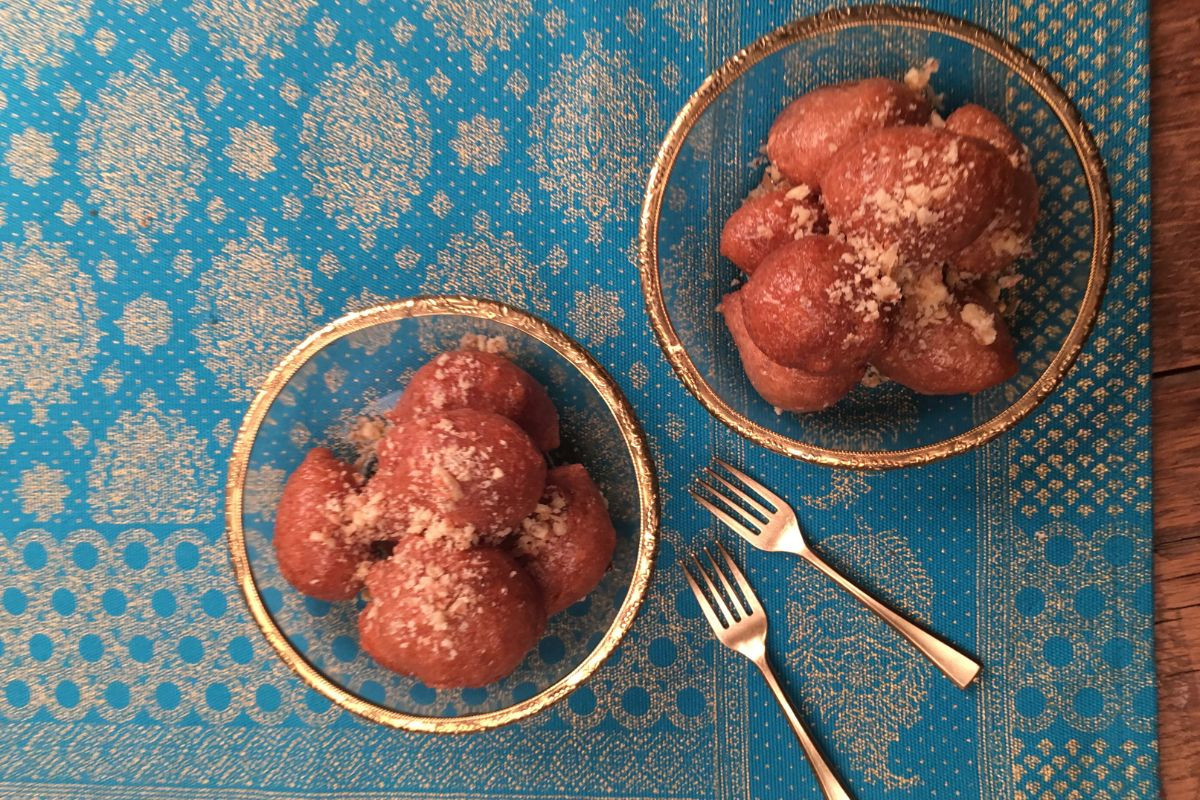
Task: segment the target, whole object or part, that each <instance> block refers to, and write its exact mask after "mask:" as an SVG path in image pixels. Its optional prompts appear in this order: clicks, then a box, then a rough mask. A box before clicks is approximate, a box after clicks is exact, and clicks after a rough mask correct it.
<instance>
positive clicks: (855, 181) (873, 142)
mask: <svg viewBox="0 0 1200 800" xmlns="http://www.w3.org/2000/svg"><path fill="white" fill-rule="evenodd" d="M1011 175H1012V168H1011V167H1010V165H1009V164H1008V160H1007V159H1006V158H1005V157H1004V156H1003V155H1002V154H1001V153H1000V152H999V151H998V150H996V148H994V147H992V146H991V145H989V144H987V143H986V142H983V141H980V140H979V139H976V138H974V137H970V136H962V135H960V134H956V133H953V132H951V131H947V130H944V129H937V128H931V127H901V128H887V129H885V130H881V131H875V132H873V133H870V134H868V135H867V136H866V137H864V138H863V139H861V140H859V141H858V142H855V143H854V144H851V145H848V146H847V147H844V148H842V149H841V150H839V151H838V153H837V155H836V156H834V158H833V160H832V161H831V162H830V164H829V169H828V170H827V171H826V173H825V181H824V186H823V200H824V202H825V208H826V211H827V212H828V213H829V220H830V225H831V228H832V227H836V229H837V230H838V232H839V233H840V234H842V235H844V236H845V237H846V238H847V240H848V241H850V242H851V243H852V244H854V245H855V247H856V249H858V250H860V251H862V252H863V253H864V254H865V256H866V257H868V258H873V259H876V260H878V259H880V258H891V257H893V256H895V257H898V258H899V259H900V261H901V263H904V264H908V265H910V266H912V265H917V264H928V263H933V264H940V263H942V262H944V261H946V260H947V259H948V258H949V257H950V256H951V255H953V254H954V253H956V252H958V251H959V250H961V249H962V248H964V247H966V246H967V245H968V244H970V243H971V242H972V241H974V240H975V238H976V237H978V236H979V234H980V233H982V232H983V229H984V228H986V227H987V225H988V223H990V222H991V220H992V216H993V215H994V214H995V211H996V207H997V206H998V205H999V204H1000V202H1001V201H1002V200H1003V199H1004V197H1005V196H1006V194H1007V192H1008V190H1009V183H1010V181H1011ZM889 253H890V255H889Z"/></svg>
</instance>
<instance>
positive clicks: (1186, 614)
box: [1150, 0, 1200, 800]
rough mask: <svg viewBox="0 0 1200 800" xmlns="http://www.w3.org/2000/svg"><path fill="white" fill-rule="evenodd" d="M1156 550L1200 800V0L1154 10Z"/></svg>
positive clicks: (1168, 788) (1168, 644)
mask: <svg viewBox="0 0 1200 800" xmlns="http://www.w3.org/2000/svg"><path fill="white" fill-rule="evenodd" d="M1150 107H1151V113H1150V117H1151V145H1150V157H1151V161H1152V168H1151V176H1152V177H1151V180H1152V189H1151V193H1152V197H1153V203H1154V208H1153V232H1152V235H1153V241H1154V271H1153V286H1154V291H1153V320H1152V324H1153V332H1154V380H1153V390H1154V535H1155V542H1154V553H1155V564H1154V571H1155V578H1156V581H1157V591H1156V594H1155V597H1156V599H1157V603H1158V608H1157V615H1156V623H1157V624H1156V625H1155V629H1156V640H1157V646H1158V679H1159V701H1158V705H1159V748H1160V753H1161V756H1162V770H1161V774H1162V782H1163V796H1164V797H1165V798H1166V800H1200V292H1198V291H1197V289H1196V287H1195V286H1193V285H1192V279H1193V277H1195V276H1193V275H1192V272H1193V271H1194V270H1200V256H1198V254H1200V8H1198V7H1197V4H1196V2H1195V0H1170V1H1169V2H1159V3H1156V4H1154V5H1153V7H1152V8H1151V13H1150Z"/></svg>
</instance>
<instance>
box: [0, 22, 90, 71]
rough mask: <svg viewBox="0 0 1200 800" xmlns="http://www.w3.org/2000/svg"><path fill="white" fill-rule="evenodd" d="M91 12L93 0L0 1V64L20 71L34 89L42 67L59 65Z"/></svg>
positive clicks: (80, 32) (72, 45)
mask: <svg viewBox="0 0 1200 800" xmlns="http://www.w3.org/2000/svg"><path fill="white" fill-rule="evenodd" d="M91 14H92V0H37V2H32V3H28V2H5V3H0V64H2V65H3V66H4V68H5V69H19V70H21V71H22V72H24V73H25V85H26V86H27V87H29V88H30V89H34V88H36V87H37V85H38V83H39V82H40V81H39V78H38V73H39V71H40V70H41V69H42V68H43V67H59V66H62V63H63V54H64V53H67V52H70V50H71V49H72V48H73V47H74V44H75V39H76V38H77V37H79V36H82V35H83V30H84V27H85V25H86V23H87V21H88V18H89V17H90V16H91Z"/></svg>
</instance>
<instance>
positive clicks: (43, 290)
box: [0, 222, 100, 424]
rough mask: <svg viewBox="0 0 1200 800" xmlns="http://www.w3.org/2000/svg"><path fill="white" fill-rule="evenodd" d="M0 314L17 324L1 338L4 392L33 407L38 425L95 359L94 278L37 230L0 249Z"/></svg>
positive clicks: (29, 225) (0, 378)
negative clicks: (48, 409)
mask: <svg viewBox="0 0 1200 800" xmlns="http://www.w3.org/2000/svg"><path fill="white" fill-rule="evenodd" d="M0 315H2V316H3V317H4V319H7V320H19V321H20V322H19V324H12V325H6V326H5V327H4V329H3V330H2V331H0V392H6V393H7V394H8V401H9V402H10V403H14V404H15V403H28V404H29V405H30V406H31V408H32V412H33V414H32V416H33V421H34V423H37V424H40V423H42V422H45V420H46V409H47V407H48V406H50V405H53V404H56V403H66V402H68V401H69V400H70V399H71V394H72V392H73V391H74V390H75V389H78V388H80V387H82V386H83V377H84V375H85V374H86V373H87V372H88V370H89V369H91V367H92V364H93V363H94V361H95V359H96V355H97V353H98V347H97V344H98V343H99V341H100V332H99V330H98V329H97V327H96V324H97V321H98V320H99V318H100V312H99V310H98V309H97V307H96V292H95V288H94V286H93V284H92V279H91V278H90V277H89V276H88V275H87V274H85V273H83V272H81V271H80V270H79V264H78V263H77V262H76V261H75V260H74V259H73V258H71V257H70V255H69V254H68V253H67V248H66V247H65V246H64V245H62V244H57V243H55V242H47V241H45V240H44V239H43V238H42V230H41V228H39V227H38V226H37V225H36V224H34V223H32V222H29V223H26V224H25V236H24V239H23V240H22V241H20V242H18V243H17V244H15V245H14V244H5V245H4V246H3V247H2V248H0Z"/></svg>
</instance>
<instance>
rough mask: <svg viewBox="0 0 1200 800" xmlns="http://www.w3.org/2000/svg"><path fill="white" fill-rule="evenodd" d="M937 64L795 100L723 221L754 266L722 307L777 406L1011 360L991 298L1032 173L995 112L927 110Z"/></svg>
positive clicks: (1020, 251) (930, 390)
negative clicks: (760, 169)
mask: <svg viewBox="0 0 1200 800" xmlns="http://www.w3.org/2000/svg"><path fill="white" fill-rule="evenodd" d="M935 68H936V65H935V64H932V62H931V64H927V65H926V68H925V70H924V71H923V72H922V71H917V70H913V71H910V73H909V76H908V78H907V79H906V82H905V83H900V82H898V81H893V80H887V79H885V78H872V79H869V80H862V81H856V82H853V83H843V84H838V85H834V86H826V87H823V88H820V89H817V90H815V91H812V92H809V93H808V94H805V95H803V96H801V97H799V98H797V99H796V100H794V101H792V102H791V103H790V104H789V105H788V106H787V107H786V108H784V109H783V111H782V112H781V113H780V114H779V116H778V117H776V119H775V122H774V123H773V124H772V126H771V130H770V134H769V135H768V138H767V147H766V152H767V156H768V158H769V159H770V163H769V164H768V166H767V168H766V170H765V172H764V176H763V180H762V182H761V183H760V184H759V185H758V186H757V187H756V188H755V189H754V190H753V191H752V192H751V193H750V195H749V196H748V197H747V198H746V200H745V202H744V203H743V204H742V206H741V207H740V208H738V210H737V211H735V212H734V213H733V215H732V216H730V217H729V219H728V220H727V221H726V223H725V227H724V229H723V230H722V233H721V245H720V246H721V254H722V255H724V256H725V257H726V258H728V259H729V260H730V261H732V262H733V263H734V264H735V265H736V266H737V267H738V268H739V269H741V270H742V271H743V272H745V273H746V275H747V276H748V277H747V279H746V281H745V283H744V285H742V286H741V287H740V288H739V289H738V290H737V291H735V292H733V293H731V294H728V295H726V296H725V298H724V299H723V300H722V302H721V305H720V307H719V310H720V312H721V313H722V314H723V316H724V318H725V323H726V325H727V327H728V328H729V331H730V333H731V335H732V337H733V340H734V342H735V344H736V345H737V348H738V351H739V354H740V355H741V359H742V364H743V366H744V368H745V371H746V374H747V376H748V377H749V379H750V382H751V383H752V384H753V385H754V388H755V389H756V390H757V391H758V393H759V394H760V395H762V397H763V398H764V399H765V400H766V401H767V402H769V403H771V404H772V405H774V406H775V407H776V408H777V409H779V410H787V411H800V412H803V411H819V410H821V409H824V408H827V407H829V406H831V405H833V404H834V403H836V402H837V401H838V400H840V399H841V398H842V397H843V396H845V395H846V393H847V392H849V391H850V390H851V389H853V388H854V387H855V386H856V385H857V384H858V383H860V382H868V383H870V382H874V381H878V380H881V379H883V378H886V379H891V380H893V381H896V382H897V383H900V384H903V385H904V386H907V387H908V388H910V389H912V390H913V391H916V392H920V393H922V394H964V393H975V392H979V391H981V390H983V389H986V388H988V387H991V386H995V385H996V384H999V383H1002V382H1003V381H1006V380H1008V379H1009V378H1011V377H1012V376H1013V375H1014V374H1015V373H1016V371H1017V361H1016V359H1015V357H1014V355H1013V342H1012V338H1011V337H1010V336H1009V332H1008V327H1007V325H1006V324H1005V322H1004V318H1003V316H1002V315H1001V307H1000V306H1001V304H1000V303H999V300H1000V292H1001V289H1006V288H1009V287H1011V286H1012V285H1014V284H1015V283H1016V282H1017V280H1018V279H1019V278H1018V277H1017V276H1016V275H1015V274H1014V272H1013V267H1014V263H1015V261H1016V260H1017V259H1018V258H1019V257H1021V256H1023V255H1025V254H1027V253H1028V252H1029V251H1030V240H1031V237H1032V234H1033V230H1034V225H1035V222H1036V220H1037V213H1038V189H1037V183H1036V182H1035V180H1034V177H1033V171H1032V169H1031V167H1030V162H1029V154H1028V151H1027V149H1026V148H1025V147H1024V145H1022V144H1021V142H1020V141H1019V140H1018V139H1017V138H1016V136H1015V135H1014V134H1013V132H1012V131H1011V130H1010V129H1009V128H1008V126H1007V125H1005V124H1004V122H1003V121H1001V120H1000V118H998V117H997V116H996V115H995V114H992V113H991V112H990V111H987V110H986V109H984V108H981V107H980V106H977V105H971V104H968V105H964V106H962V107H960V108H958V109H956V110H955V111H954V112H953V113H952V114H950V115H949V116H947V117H946V118H945V119H943V118H942V117H940V116H939V115H938V114H936V113H934V112H933V111H932V109H931V104H930V101H929V93H928V86H927V84H928V75H929V73H930V72H931V71H932V69H935Z"/></svg>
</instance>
